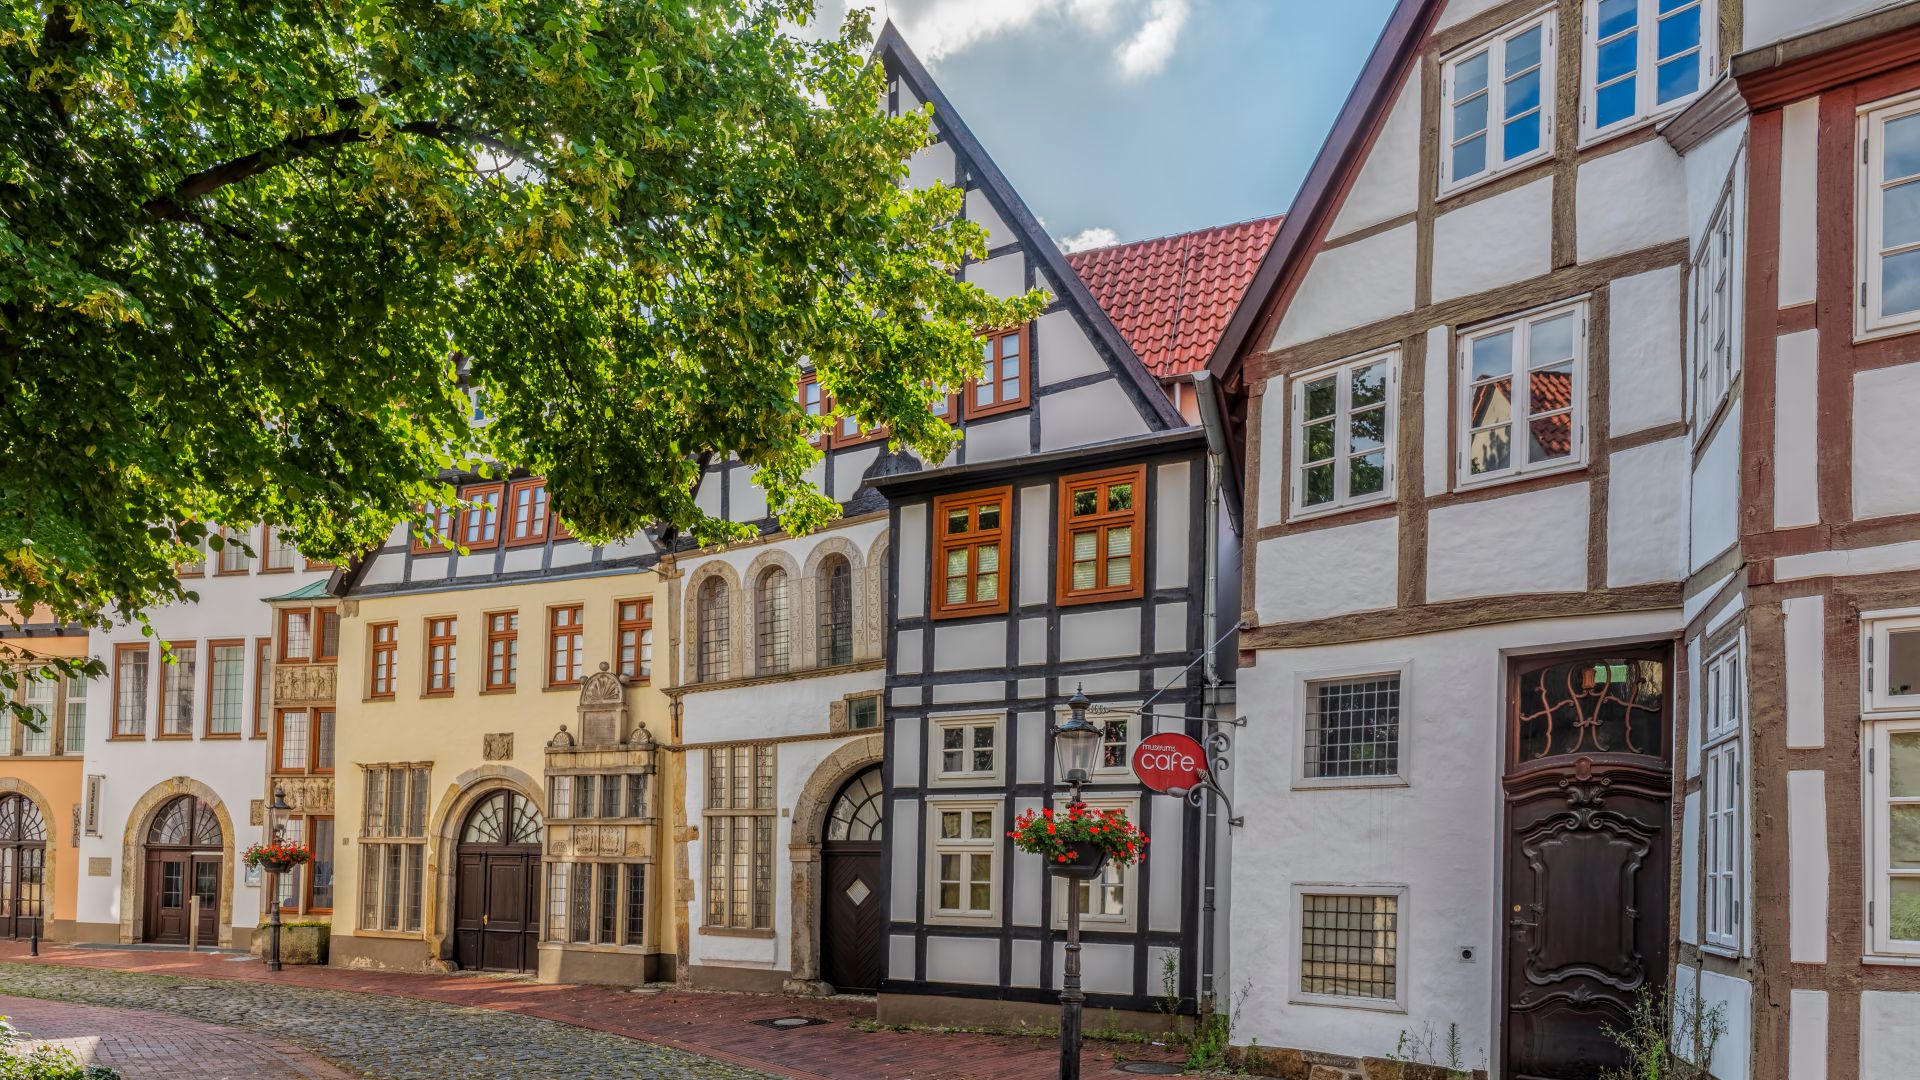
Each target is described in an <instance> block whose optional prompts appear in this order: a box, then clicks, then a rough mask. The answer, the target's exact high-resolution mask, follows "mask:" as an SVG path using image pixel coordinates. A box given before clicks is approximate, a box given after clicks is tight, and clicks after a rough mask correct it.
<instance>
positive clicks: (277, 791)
mask: <svg viewBox="0 0 1920 1080" xmlns="http://www.w3.org/2000/svg"><path fill="white" fill-rule="evenodd" d="M291 809H293V807H291V806H288V805H287V791H286V789H285V788H283V787H280V786H279V785H275V786H274V789H273V801H272V802H270V803H268V804H267V838H268V839H269V840H271V841H274V842H276V843H277V842H278V841H279V840H280V831H281V829H283V828H284V826H283V825H282V824H281V822H282V818H281V816H280V815H282V814H284V813H286V812H287V811H289V810H291ZM290 870H291V867H288V866H284V865H283V866H282V867H281V869H280V870H279V871H278V872H277V873H275V874H274V875H273V888H272V889H271V890H270V891H269V892H268V893H267V970H268V971H279V970H280V880H281V877H282V876H283V875H285V874H286V873H288V872H289V871H290Z"/></svg>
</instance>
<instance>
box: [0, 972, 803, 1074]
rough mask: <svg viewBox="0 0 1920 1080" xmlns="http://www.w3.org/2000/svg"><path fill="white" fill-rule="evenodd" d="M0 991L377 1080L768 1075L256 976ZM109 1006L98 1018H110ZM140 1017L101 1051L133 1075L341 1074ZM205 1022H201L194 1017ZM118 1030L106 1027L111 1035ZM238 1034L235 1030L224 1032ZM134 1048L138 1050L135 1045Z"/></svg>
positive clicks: (1, 980) (110, 979)
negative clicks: (172, 1019)
mask: <svg viewBox="0 0 1920 1080" xmlns="http://www.w3.org/2000/svg"><path fill="white" fill-rule="evenodd" d="M0 990H4V991H5V992H6V993H7V994H9V995H20V996H26V997H35V998H47V999H53V1000H56V1001H61V1002H79V1003H85V1004H89V1005H98V1006H107V1007H109V1009H138V1010H145V1011H147V1012H148V1013H165V1014H171V1015H173V1016H178V1017H185V1018H187V1019H189V1020H193V1021H198V1022H199V1023H200V1024H212V1025H218V1026H220V1027H225V1028H238V1029H241V1030H243V1031H250V1032H259V1033H262V1034H265V1035H267V1036H270V1037H272V1038H273V1039H276V1040H289V1041H292V1042H295V1043H299V1044H302V1045H304V1046H308V1047H312V1048H313V1049H314V1050H316V1051H318V1052H319V1053H320V1054H321V1055H323V1056H324V1057H325V1058H327V1059H328V1060H330V1061H332V1062H334V1063H336V1064H338V1065H341V1066H344V1067H346V1068H349V1069H351V1070H353V1071H354V1072H357V1073H359V1074H362V1075H365V1076H369V1077H379V1078H381V1080H415V1078H419V1080H439V1078H444V1077H452V1076H460V1077H473V1078H475V1080H490V1078H496V1077H497V1078H500V1080H520V1078H525V1080H533V1078H536V1077H552V1078H555V1080H559V1078H567V1080H573V1078H577V1077H587V1076H595V1077H600V1076H606V1077H612V1076H645V1077H663V1078H669V1080H681V1078H695V1077H698V1078H701V1080H706V1078H717V1080H748V1078H756V1077H765V1076H767V1075H768V1074H766V1073H763V1072H757V1071H755V1070H753V1069H747V1068H742V1067H740V1066H736V1065H728V1064H725V1063H722V1062H719V1061H714V1060H712V1059H710V1058H703V1057H700V1056H697V1055H694V1054H689V1053H685V1052H682V1051H679V1050H672V1049H668V1048H666V1047H662V1046H656V1045H653V1044H651V1043H646V1042H641V1041H639V1040H636V1039H628V1038H623V1037H621V1036H618V1035H609V1034H605V1033H603V1032H598V1031H591V1030H587V1029H583V1028H578V1027H573V1026H571V1025H567V1024H559V1023H555V1022H553V1021H551V1020H541V1019H537V1018H534V1017H528V1016H519V1015H515V1014H513V1013H507V1012H501V1011H498V1010H493V1009H480V1008H470V1007H461V1006H456V1005H445V1004H441V1003H439V1002H432V1001H415V1000H412V999H408V998H395V997H380V996H375V995H371V994H358V993H345V992H341V991H333V990H312V989H306V988H302V987H291V986H277V985H267V984H264V983H258V982H237V981H220V982H214V981H209V982H204V983H194V982H189V981H187V980H183V979H176V978H171V977H167V976H158V975H138V974H131V973H127V972H117V971H99V970H88V969H84V968H62V967H52V966H45V965H29V964H4V965H0ZM68 1012H69V1013H72V1015H65V1016H61V1017H59V1023H58V1024H57V1026H56V1027H55V1028H50V1029H48V1030H46V1031H44V1032H43V1031H35V1030H34V1029H33V1028H32V1027H30V1026H28V1023H27V1022H26V1021H27V1018H25V1017H23V1018H22V1022H21V1026H22V1027H25V1028H27V1030H28V1033H29V1034H30V1035H33V1036H36V1037H46V1038H58V1039H71V1038H74V1037H75V1036H81V1037H85V1036H86V1035H88V1034H91V1035H106V1034H107V1033H105V1032H101V1031H99V1030H95V1031H94V1032H91V1033H88V1032H85V1031H84V1030H83V1029H84V1028H85V1027H86V1026H87V1020H88V1017H87V1016H86V1015H85V1013H76V1012H74V1011H73V1010H68ZM115 1017H116V1014H114V1013H111V1012H107V1013H104V1014H102V1015H101V1016H99V1017H97V1018H96V1019H106V1020H112V1019H114V1018H115ZM153 1019H154V1018H152V1017H151V1016H144V1017H137V1020H138V1021H139V1022H140V1027H141V1030H140V1031H138V1032H126V1031H122V1030H119V1029H118V1026H117V1025H116V1035H117V1036H118V1042H119V1043H120V1044H121V1045H120V1046H119V1047H118V1052H117V1053H109V1054H105V1055H102V1056H100V1057H99V1058H98V1059H97V1060H98V1061H99V1062H100V1063H102V1064H110V1065H116V1066H117V1067H119V1068H120V1069H122V1071H123V1072H125V1073H126V1075H127V1076H128V1077H129V1080H132V1078H136V1077H147V1076H152V1077H160V1076H167V1077H187V1076H191V1077H196V1078H198V1077H228V1076H232V1077H262V1078H265V1077H273V1078H276V1080H277V1078H281V1077H315V1076H338V1075H341V1074H339V1073H337V1072H333V1071H331V1070H328V1071H316V1070H315V1069H313V1068H311V1067H310V1066H308V1065H307V1064H305V1063H300V1062H296V1061H293V1060H286V1059H284V1058H282V1057H281V1056H280V1055H275V1054H272V1053H270V1052H268V1051H267V1050H265V1049H264V1048H261V1047H258V1046H254V1047H250V1048H249V1049H251V1050H253V1052H251V1053H248V1052H244V1051H241V1050H239V1049H238V1048H234V1049H233V1050H231V1051H229V1052H228V1053H227V1054H226V1056H227V1057H228V1058H231V1060H221V1061H219V1062H209V1063H201V1064H196V1058H197V1057H198V1054H197V1051H199V1050H204V1049H208V1048H211V1047H213V1046H214V1045H215V1043H214V1038H217V1036H214V1037H196V1036H199V1035H200V1033H199V1032H194V1031H175V1030H169V1028H170V1026H169V1025H166V1024H161V1023H152V1022H150V1021H152V1020H153ZM197 1026H198V1025H195V1027H197ZM116 1035H107V1038H106V1041H107V1042H108V1043H113V1042H114V1041H115V1039H116ZM228 1041H229V1042H231V1041H232V1040H228ZM135 1047H138V1049H137V1050H136V1049H134V1048H135Z"/></svg>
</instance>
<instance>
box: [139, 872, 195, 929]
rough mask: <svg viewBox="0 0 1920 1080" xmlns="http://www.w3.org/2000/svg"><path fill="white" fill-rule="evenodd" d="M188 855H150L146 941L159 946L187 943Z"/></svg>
mask: <svg viewBox="0 0 1920 1080" xmlns="http://www.w3.org/2000/svg"><path fill="white" fill-rule="evenodd" d="M191 861H192V856H190V855H189V854H187V853H186V852H184V851H150V852H148V853H147V910H146V918H145V919H144V920H143V921H144V923H145V926H146V939H147V940H148V941H150V942H153V943H155V944H158V945H185V944H186V943H187V896H188V892H187V866H188V864H189V863H190V862H191Z"/></svg>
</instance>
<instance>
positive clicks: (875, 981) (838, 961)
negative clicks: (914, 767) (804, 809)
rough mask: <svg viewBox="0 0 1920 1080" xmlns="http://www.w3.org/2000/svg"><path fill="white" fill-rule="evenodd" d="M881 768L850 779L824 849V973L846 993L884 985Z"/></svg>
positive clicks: (833, 812)
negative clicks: (881, 950)
mask: <svg viewBox="0 0 1920 1080" xmlns="http://www.w3.org/2000/svg"><path fill="white" fill-rule="evenodd" d="M883 805H884V804H883V803H882V801H881V785H880V769H879V767H878V766H875V767H874V768H871V769H868V770H867V771H866V772H863V773H861V774H860V775H859V776H856V777H854V778H853V779H852V780H850V781H848V782H847V786H846V787H844V788H841V789H840V794H839V795H838V796H836V797H835V798H834V800H833V808H832V809H831V810H829V811H828V812H827V836H826V842H825V843H824V844H822V845H821V851H820V864H821V865H820V887H821V889H822V900H821V904H820V977H821V978H822V979H825V980H826V981H827V982H829V983H831V984H833V988H834V989H835V990H838V991H840V992H842V993H849V992H851V993H861V994H870V993H873V992H874V991H875V990H877V989H878V988H879V986H880V930H881V918H880V873H881V869H880V825H881V817H880V813H881V807H882V806H883Z"/></svg>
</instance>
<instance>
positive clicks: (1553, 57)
mask: <svg viewBox="0 0 1920 1080" xmlns="http://www.w3.org/2000/svg"><path fill="white" fill-rule="evenodd" d="M1554 11H1555V9H1554V8H1552V7H1544V8H1541V9H1540V10H1538V11H1536V12H1534V13H1533V14H1531V15H1528V16H1526V17H1525V18H1523V19H1520V20H1518V21H1516V22H1513V23H1510V24H1508V25H1507V26H1504V27H1502V28H1500V29H1499V30H1496V31H1494V32H1493V33H1491V34H1488V35H1487V36H1485V37H1482V38H1480V39H1479V40H1477V41H1475V42H1473V43H1472V44H1470V45H1463V46H1461V47H1460V48H1458V49H1455V50H1454V51H1453V52H1451V53H1449V54H1447V55H1446V56H1445V57H1443V58H1441V61H1440V191H1439V197H1441V198H1445V197H1446V196H1448V195H1452V194H1455V193H1457V192H1461V191H1465V190H1467V189H1468V188H1471V187H1475V186H1477V185H1479V184H1481V183H1484V182H1485V181H1488V180H1491V179H1493V178H1494V177H1497V176H1504V175H1506V174H1507V173H1510V172H1514V171H1516V170H1518V169H1524V168H1526V167H1527V166H1529V165H1532V164H1534V163H1535V162H1538V161H1545V160H1546V159H1547V158H1550V157H1552V156H1553V130H1554V129H1553V121H1554V107H1553V106H1554V90H1555V88H1556V74H1555V63H1556V61H1557V60H1558V59H1559V55H1558V54H1559V47H1558V45H1557V44H1556V37H1555V32H1556V30H1557V29H1558V26H1557V20H1556V19H1555V18H1554ZM1536 26H1537V27H1540V30H1541V33H1540V65H1539V68H1540V107H1539V112H1540V145H1539V146H1538V147H1536V148H1534V149H1533V150H1532V151H1531V152H1529V153H1526V154H1522V155H1521V156H1519V157H1517V158H1514V159H1512V160H1511V161H1507V160H1502V158H1503V156H1504V153H1505V132H1506V104H1507V102H1506V84H1507V79H1506V51H1507V42H1509V41H1511V40H1512V39H1514V38H1516V37H1519V36H1520V35H1521V34H1524V33H1526V32H1527V31H1529V30H1531V29H1533V28H1534V27H1536ZM1483 52H1484V53H1486V54H1487V89H1486V91H1485V93H1486V95H1487V167H1486V168H1484V169H1481V170H1480V171H1479V172H1477V173H1474V174H1472V175H1471V176H1454V175H1453V136H1454V132H1453V106H1454V100H1453V79H1454V72H1455V71H1456V70H1457V69H1458V68H1459V66H1460V64H1461V62H1463V61H1466V60H1471V59H1472V58H1473V57H1475V56H1477V55H1479V54H1480V53H1483Z"/></svg>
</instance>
